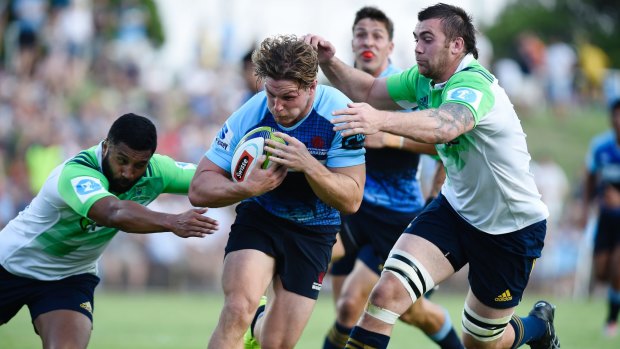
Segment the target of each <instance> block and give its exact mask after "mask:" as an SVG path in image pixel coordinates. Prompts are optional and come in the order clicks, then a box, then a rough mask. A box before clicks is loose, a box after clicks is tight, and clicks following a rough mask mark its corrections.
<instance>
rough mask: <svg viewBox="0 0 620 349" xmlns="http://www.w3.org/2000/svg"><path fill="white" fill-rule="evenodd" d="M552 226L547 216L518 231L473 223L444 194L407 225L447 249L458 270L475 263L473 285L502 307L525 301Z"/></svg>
mask: <svg viewBox="0 0 620 349" xmlns="http://www.w3.org/2000/svg"><path fill="white" fill-rule="evenodd" d="M546 231H547V221H546V220H542V221H540V222H537V223H534V224H532V225H530V226H527V227H525V228H523V229H521V230H517V231H515V232H511V233H507V234H500V235H492V234H488V233H485V232H483V231H480V230H478V229H476V228H475V227H473V226H472V225H471V224H469V223H467V222H466V221H465V220H464V219H463V218H462V217H461V216H460V215H459V214H458V213H456V211H454V209H453V208H452V207H451V206H450V204H449V203H448V200H446V198H445V197H444V196H443V195H439V196H438V197H437V198H436V199H435V200H433V202H431V203H430V204H429V205H428V206H427V207H426V209H425V210H424V211H422V213H420V215H419V216H418V217H417V218H416V219H415V220H414V221H413V222H412V223H411V225H410V226H409V227H408V228H407V229H406V230H405V233H408V234H414V235H418V236H421V237H423V238H424V239H426V240H428V241H430V242H432V243H433V244H435V246H437V247H439V249H440V250H441V251H442V252H443V254H444V255H445V256H446V258H447V259H448V260H449V261H450V263H451V264H452V266H453V267H454V269H455V270H457V271H458V270H460V269H461V268H462V267H463V266H465V265H466V264H468V263H469V274H468V279H469V285H470V287H471V290H472V292H473V293H474V295H476V298H478V299H479V300H480V301H481V302H482V303H484V304H486V305H487V306H489V307H492V308H496V309H506V308H511V307H514V306H516V305H517V304H519V302H520V301H521V298H522V296H523V291H524V290H525V287H526V286H527V283H528V281H529V278H530V273H531V271H532V269H533V268H534V264H535V263H536V259H537V258H539V257H540V254H541V251H542V248H543V246H544V240H545V235H546Z"/></svg>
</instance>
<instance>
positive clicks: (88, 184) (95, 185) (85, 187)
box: [71, 176, 106, 203]
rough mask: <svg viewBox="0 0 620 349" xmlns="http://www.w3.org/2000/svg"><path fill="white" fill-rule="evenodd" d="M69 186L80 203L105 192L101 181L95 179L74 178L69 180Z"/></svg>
mask: <svg viewBox="0 0 620 349" xmlns="http://www.w3.org/2000/svg"><path fill="white" fill-rule="evenodd" d="M71 186H72V187H73V190H74V191H75V194H76V195H77V197H78V199H80V201H81V202H82V203H85V202H86V200H88V199H89V198H91V197H92V196H94V195H97V194H100V193H103V192H105V191H106V190H105V189H104V188H103V186H102V185H101V181H99V179H98V178H95V177H85V176H82V177H76V178H73V179H71Z"/></svg>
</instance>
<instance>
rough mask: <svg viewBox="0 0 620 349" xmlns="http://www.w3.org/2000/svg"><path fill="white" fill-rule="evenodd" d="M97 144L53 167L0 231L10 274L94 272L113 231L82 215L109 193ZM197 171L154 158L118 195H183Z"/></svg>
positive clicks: (0, 250)
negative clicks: (32, 195)
mask: <svg viewBox="0 0 620 349" xmlns="http://www.w3.org/2000/svg"><path fill="white" fill-rule="evenodd" d="M101 161H102V155H101V144H99V145H98V146H96V147H93V148H90V149H87V150H84V151H82V152H80V153H79V154H78V155H76V156H75V157H74V158H72V159H70V160H68V161H66V162H65V163H64V164H62V165H60V166H58V167H57V168H56V169H55V170H54V171H52V173H51V174H50V176H49V177H48V178H47V180H46V182H45V184H44V185H43V187H42V189H41V191H40V192H39V193H38V194H37V196H36V197H35V198H34V199H33V201H32V202H31V203H30V205H29V206H28V207H27V208H26V209H25V210H24V211H22V212H20V214H19V215H18V216H17V217H16V218H15V219H13V220H12V221H11V222H9V224H8V225H7V226H6V227H5V228H4V229H3V230H2V232H1V233H0V264H2V266H3V267H4V268H6V269H7V270H8V271H10V272H11V273H14V274H16V275H22V276H26V277H32V278H36V279H40V280H58V279H61V278H65V277H68V276H71V275H76V274H81V273H94V274H96V273H97V263H96V262H97V260H98V259H99V257H100V256H101V254H102V253H103V250H104V249H105V247H106V246H107V245H108V243H109V241H110V240H111V239H112V238H113V237H114V235H115V234H116V233H117V231H118V230H117V229H115V228H110V227H103V226H99V225H97V224H96V223H95V222H94V221H92V220H91V219H89V218H88V217H87V214H88V211H89V210H90V208H91V207H92V205H93V204H94V203H95V202H96V201H97V200H99V199H101V198H103V197H106V196H111V195H114V194H112V193H110V192H109V191H108V188H109V183H108V181H107V179H106V178H105V176H104V175H103V172H102V170H101ZM195 170H196V166H195V165H194V164H187V163H178V162H175V161H174V160H173V159H171V158H169V157H167V156H163V155H159V154H154V155H153V157H152V158H151V160H150V161H149V164H148V166H147V170H146V173H145V174H144V176H143V177H142V178H141V179H140V180H139V181H138V182H137V183H136V184H135V185H134V186H133V187H132V188H130V189H129V190H128V191H127V192H125V193H122V194H119V195H117V197H118V198H119V199H120V200H131V201H135V202H137V203H140V204H142V205H148V204H149V203H151V202H152V201H153V200H155V199H156V198H157V197H158V196H159V195H160V194H161V193H174V194H185V193H187V191H188V189H189V184H190V181H191V178H192V177H193V175H194V173H195Z"/></svg>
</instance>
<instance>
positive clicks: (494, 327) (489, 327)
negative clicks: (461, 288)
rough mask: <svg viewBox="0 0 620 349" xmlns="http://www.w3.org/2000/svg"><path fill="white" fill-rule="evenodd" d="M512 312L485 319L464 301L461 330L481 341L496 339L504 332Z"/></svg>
mask: <svg viewBox="0 0 620 349" xmlns="http://www.w3.org/2000/svg"><path fill="white" fill-rule="evenodd" d="M511 318H512V314H510V315H508V316H505V317H503V318H500V319H487V318H485V317H482V316H480V315H478V314H476V313H475V312H474V311H473V310H471V308H469V307H468V306H467V303H465V308H464V309H463V332H465V333H467V334H469V335H470V336H472V337H474V338H476V339H477V340H479V341H482V342H490V341H494V340H496V339H498V338H499V337H501V336H502V334H503V333H504V329H506V325H508V322H510V319H511Z"/></svg>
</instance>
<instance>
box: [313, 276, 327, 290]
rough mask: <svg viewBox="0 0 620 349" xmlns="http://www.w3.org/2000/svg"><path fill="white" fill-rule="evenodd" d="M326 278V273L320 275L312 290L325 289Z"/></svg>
mask: <svg viewBox="0 0 620 349" xmlns="http://www.w3.org/2000/svg"><path fill="white" fill-rule="evenodd" d="M324 277H325V272H321V273H319V280H318V281H315V282H313V283H312V289H313V290H317V291H320V290H321V287H323V278H324Z"/></svg>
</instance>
